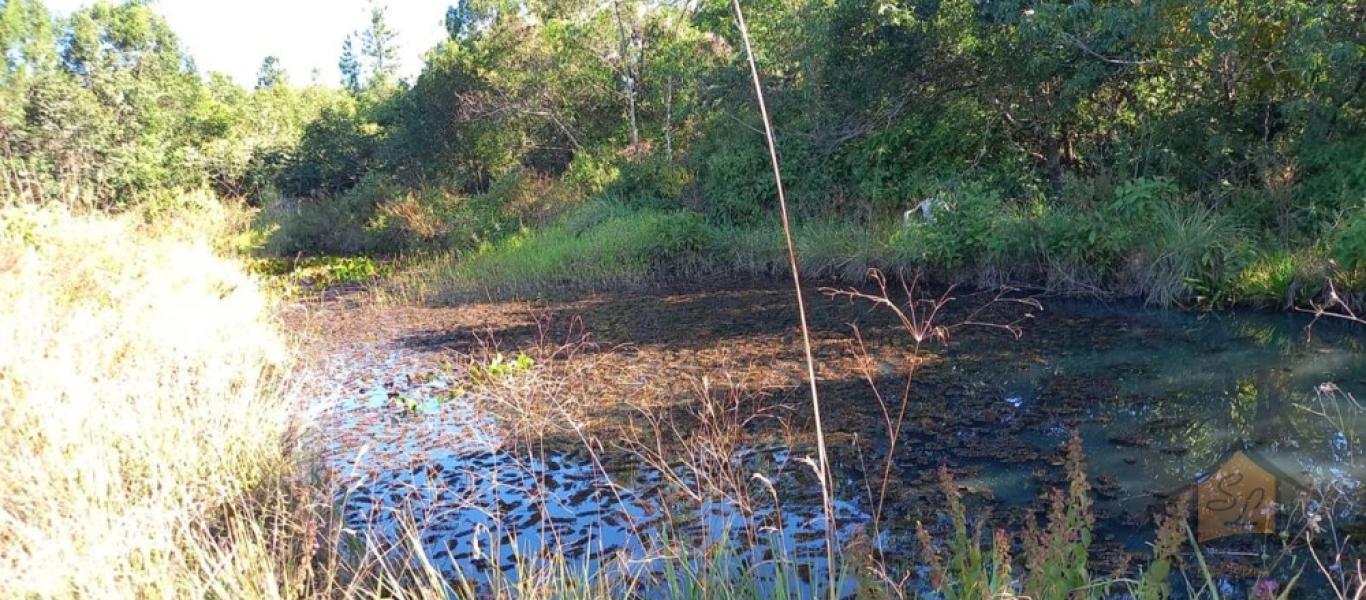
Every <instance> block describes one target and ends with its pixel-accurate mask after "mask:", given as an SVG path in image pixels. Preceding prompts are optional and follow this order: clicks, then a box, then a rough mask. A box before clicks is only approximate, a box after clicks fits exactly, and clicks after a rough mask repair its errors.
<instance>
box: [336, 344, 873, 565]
mask: <svg viewBox="0 0 1366 600" xmlns="http://www.w3.org/2000/svg"><path fill="white" fill-rule="evenodd" d="M386 370H387V372H386ZM469 393H470V392H466V391H463V390H459V389H458V388H455V387H454V386H452V385H451V384H450V383H449V382H447V381H445V380H443V379H441V378H439V377H438V378H427V379H425V380H423V379H420V378H416V377H413V376H410V375H409V374H407V373H403V372H402V371H401V370H400V369H399V368H398V367H396V366H395V365H394V363H393V362H392V360H386V362H385V365H384V366H383V367H382V368H380V369H377V371H376V373H375V377H374V379H373V382H372V383H371V385H370V386H369V387H367V388H366V389H364V390H362V391H361V392H360V393H357V394H355V395H354V396H353V397H352V398H350V399H348V400H345V401H343V402H340V403H338V404H337V405H336V406H335V408H334V410H332V411H330V412H329V413H328V418H327V419H326V420H325V423H326V424H325V425H324V428H325V430H326V431H329V432H330V436H331V439H330V441H329V443H328V447H327V448H326V451H325V453H324V454H325V456H326V457H327V459H328V461H329V467H330V469H332V470H333V472H335V473H338V475H339V479H340V483H341V484H342V486H343V491H342V492H341V494H340V497H339V499H338V500H339V503H340V505H341V510H342V515H343V518H344V526H345V527H346V528H348V529H350V530H353V531H360V532H365V535H366V536H367V538H368V541H369V542H370V543H378V544H389V545H392V544H395V543H396V542H397V543H400V544H401V543H402V541H403V540H405V539H410V538H409V537H407V536H410V535H415V536H416V538H417V539H418V540H420V544H421V546H422V549H423V551H424V553H425V555H426V557H427V558H428V559H429V560H430V561H431V564H432V565H433V566H434V567H436V568H437V569H439V570H440V571H441V572H443V573H445V574H447V576H448V577H450V578H451V579H452V581H468V582H470V583H471V584H472V585H475V586H481V585H487V584H488V583H489V581H488V578H489V576H490V574H491V573H493V572H494V570H495V569H496V570H497V571H498V572H500V573H501V576H500V577H499V580H500V581H501V582H502V583H512V582H516V581H517V580H518V578H519V574H520V572H532V573H545V572H550V570H552V569H557V568H568V569H569V570H570V572H571V573H574V574H576V575H586V576H589V577H591V576H592V575H593V574H594V573H596V572H597V570H598V569H603V568H606V569H623V570H627V571H630V573H629V575H631V576H632V577H633V578H637V577H639V576H640V575H641V574H654V575H658V574H659V573H660V570H661V569H662V568H663V567H662V565H663V562H662V561H661V560H659V552H660V551H663V550H667V548H664V547H663V546H662V545H661V542H662V541H663V540H665V539H666V538H672V539H674V540H679V541H685V542H687V543H689V544H690V545H692V546H693V547H698V548H701V547H707V546H709V545H712V544H716V543H717V542H720V541H723V540H726V541H728V551H729V552H730V553H731V554H732V558H731V560H733V561H735V564H736V568H744V569H747V570H750V572H752V573H755V574H756V575H757V576H758V578H759V579H760V581H770V582H771V581H773V579H774V577H775V574H774V571H773V565H774V563H775V558H783V559H791V560H792V561H794V562H796V563H800V564H801V568H800V569H795V570H794V572H795V573H796V574H797V575H798V576H799V577H800V578H801V579H802V581H800V582H789V585H793V584H795V585H799V586H812V585H813V583H812V582H813V581H815V584H814V585H815V586H816V587H819V584H820V582H822V581H823V579H821V578H823V571H822V569H823V568H824V564H825V560H824V559H825V545H824V539H825V534H824V532H825V525H824V517H823V513H822V511H821V508H820V505H819V504H811V503H804V504H793V505H790V506H784V507H782V510H781V511H778V510H777V509H776V506H775V505H774V504H773V503H772V502H770V501H768V498H765V497H762V496H761V497H760V498H759V500H758V501H757V502H756V501H754V500H752V499H750V498H745V499H744V501H743V502H742V503H737V502H735V501H732V500H729V499H725V498H703V499H700V500H699V499H695V498H689V497H686V496H681V495H679V494H678V493H676V492H677V491H678V489H679V487H681V486H687V487H691V481H690V479H689V477H688V475H686V470H685V469H679V470H678V471H675V472H672V473H670V475H671V476H672V477H680V478H681V480H678V481H674V482H673V483H671V481H673V480H671V479H670V478H668V477H665V475H664V473H663V472H661V471H660V470H659V469H657V468H654V467H651V466H648V465H643V464H638V463H634V464H632V463H628V464H622V463H621V461H614V462H613V463H612V464H611V465H605V464H604V463H603V459H602V458H601V457H595V456H594V455H592V454H589V453H588V452H586V451H583V450H550V449H538V450H537V451H535V452H531V453H521V452H518V451H514V450H509V449H508V448H509V447H508V446H507V445H506V444H505V443H504V440H503V439H502V438H501V436H500V434H499V432H498V430H497V428H496V424H495V423H494V421H493V420H492V419H491V418H489V417H488V416H487V415H482V414H480V413H479V412H478V411H477V410H475V409H474V408H473V405H474V403H472V402H471V399H470V398H468V397H467V396H464V394H469ZM452 394H455V395H452ZM395 407H400V408H401V409H402V410H399V411H396V409H395ZM733 460H734V461H735V462H736V463H737V465H742V466H743V467H744V470H746V472H756V473H767V474H769V475H770V477H769V480H770V481H771V482H772V483H773V484H774V485H775V486H778V487H791V486H792V485H795V481H794V480H795V477H794V471H795V470H798V469H801V470H805V469H807V468H808V467H807V466H806V465H804V464H798V461H796V460H794V459H793V458H792V456H791V453H790V452H788V451H787V450H786V449H783V448H778V447H769V448H746V449H742V450H741V451H739V452H737V453H736V454H735V455H734V456H733ZM680 473H684V474H682V475H680ZM756 486H757V483H756ZM835 511H836V518H837V523H838V534H839V536H840V537H841V538H843V539H848V538H849V537H850V536H852V535H853V534H854V533H855V532H857V531H859V530H860V529H861V528H862V527H863V525H864V524H866V523H867V522H868V516H867V515H866V514H865V513H864V512H863V511H861V510H860V509H859V508H858V507H857V506H856V505H855V504H854V503H852V502H848V501H845V500H837V501H836V502H835ZM813 577H814V578H816V579H814V580H813V579H812V578H813ZM808 589H815V588H814V587H809V588H808Z"/></svg>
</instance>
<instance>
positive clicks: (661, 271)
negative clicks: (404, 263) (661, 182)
mask: <svg viewBox="0 0 1366 600" xmlns="http://www.w3.org/2000/svg"><path fill="white" fill-rule="evenodd" d="M714 243H715V232H714V230H713V229H712V228H710V227H708V226H707V225H706V224H705V223H704V222H703V221H702V219H701V217H700V216H698V215H696V214H693V213H689V212H684V211H661V210H649V209H645V210H635V211H630V210H625V209H621V208H619V207H613V206H603V205H597V206H591V207H585V209H583V210H581V211H578V212H576V213H575V214H574V215H571V217H570V218H568V219H565V220H563V221H561V222H559V223H557V224H554V225H551V226H549V227H546V228H543V229H537V230H533V229H523V230H522V231H519V232H517V233H516V234H513V235H511V236H508V237H506V238H504V239H502V240H499V241H497V242H493V243H488V244H485V245H484V246H483V247H481V248H479V249H478V250H477V251H475V252H473V253H470V254H468V255H466V256H464V257H461V258H459V259H457V260H455V261H453V262H451V263H450V264H448V265H447V266H445V267H444V268H443V269H441V272H440V273H439V274H438V277H440V278H441V285H440V287H439V288H438V292H437V293H438V294H439V295H440V296H443V297H459V296H462V295H467V294H476V295H477V294H479V293H480V292H484V291H488V292H493V293H523V292H537V291H545V290H551V289H574V288H581V287H597V286H611V285H623V284H638V283H644V282H647V281H649V280H651V279H654V278H656V277H661V276H666V275H668V276H688V275H692V274H698V273H703V272H706V271H708V270H709V269H710V266H711V265H710V262H709V259H710V258H711V249H712V248H713V244H714Z"/></svg>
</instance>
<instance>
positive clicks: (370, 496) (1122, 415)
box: [322, 301, 1366, 579]
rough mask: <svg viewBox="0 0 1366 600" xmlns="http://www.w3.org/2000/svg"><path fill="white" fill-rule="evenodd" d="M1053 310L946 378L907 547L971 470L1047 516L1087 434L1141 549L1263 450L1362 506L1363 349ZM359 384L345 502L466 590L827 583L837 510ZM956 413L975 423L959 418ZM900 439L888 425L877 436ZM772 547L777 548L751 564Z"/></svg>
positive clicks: (917, 439) (971, 480)
mask: <svg viewBox="0 0 1366 600" xmlns="http://www.w3.org/2000/svg"><path fill="white" fill-rule="evenodd" d="M1047 308H1048V311H1047V314H1046V315H1045V316H1044V317H1043V318H1040V319H1038V320H1037V322H1035V323H1033V324H1031V325H1030V326H1029V328H1027V329H1026V332H1025V338H1024V339H1023V340H1021V341H1019V342H1016V341H1015V340H1012V339H1009V338H1008V336H985V337H974V338H972V339H971V340H970V341H967V342H960V344H961V345H963V346H968V347H966V348H964V350H968V351H971V353H973V354H974V355H976V356H979V357H992V358H989V359H983V360H979V362H978V364H976V365H972V364H969V361H970V360H971V359H970V358H965V359H964V362H963V363H962V364H956V363H955V365H956V366H954V367H953V368H952V369H951V370H942V372H940V373H938V374H936V373H935V372H933V371H931V370H928V369H927V371H926V377H925V378H926V380H927V383H925V384H924V386H923V387H919V388H917V396H918V398H917V401H918V402H924V403H926V404H925V406H923V407H922V408H921V411H920V413H918V414H920V415H928V416H932V417H934V418H935V419H940V420H941V421H942V422H946V423H948V426H947V427H946V428H944V429H942V430H936V429H935V426H934V419H928V420H926V421H923V422H922V421H916V425H915V426H914V427H912V428H911V429H913V431H908V434H907V437H906V439H905V440H904V442H903V443H901V444H900V445H899V446H898V449H897V456H896V457H894V459H895V464H896V465H897V466H898V470H896V471H895V472H897V473H899V474H900V477H902V480H901V481H898V482H894V484H893V485H894V488H895V487H897V486H902V487H905V488H907V489H908V491H906V492H905V493H898V491H897V490H896V489H894V490H893V494H892V495H893V496H894V497H895V498H899V499H900V500H899V501H900V502H901V506H900V509H901V510H902V511H903V512H901V513H900V515H901V517H899V518H896V519H894V522H892V523H890V524H889V525H886V526H884V533H885V534H887V535H888V536H890V537H891V538H896V537H898V536H900V537H907V536H909V534H910V532H909V527H906V526H907V525H909V524H910V523H913V522H914V520H912V519H910V518H907V517H906V515H912V516H914V515H919V514H921V513H923V512H926V511H934V510H937V508H938V507H937V504H936V502H937V501H936V500H935V499H934V498H933V497H932V495H927V494H926V493H924V492H919V491H914V490H910V488H913V487H914V486H915V485H921V484H923V480H925V479H927V474H929V473H931V472H932V468H933V467H934V466H936V465H938V464H944V463H948V464H949V465H951V466H954V467H959V468H963V467H967V468H965V469H964V472H963V474H962V476H961V477H960V478H959V481H960V483H962V484H963V485H964V486H966V487H968V488H972V489H980V490H983V491H984V492H985V495H986V496H988V497H989V498H990V501H991V502H993V503H994V504H995V505H997V506H999V507H1002V508H1004V509H1020V510H1023V509H1027V508H1030V507H1037V505H1038V499H1039V498H1040V497H1041V495H1042V494H1043V493H1044V490H1045V489H1046V488H1048V487H1051V486H1054V485H1056V484H1057V483H1058V480H1057V473H1058V471H1060V469H1058V465H1057V464H1056V456H1057V454H1056V450H1057V448H1058V446H1059V444H1060V443H1062V442H1063V441H1064V440H1065V439H1066V438H1067V437H1068V436H1069V435H1070V432H1071V431H1072V430H1074V429H1076V430H1079V431H1080V432H1081V433H1082V436H1083V441H1084V446H1085V449H1086V454H1087V460H1088V465H1089V469H1088V470H1089V473H1090V476H1091V480H1092V483H1093V485H1094V488H1095V495H1096V497H1097V504H1096V508H1097V512H1098V514H1099V519H1098V527H1099V528H1100V530H1101V532H1103V533H1104V534H1106V535H1105V536H1103V537H1105V538H1108V539H1112V540H1114V541H1116V542H1118V543H1120V544H1123V545H1125V546H1127V547H1129V548H1130V549H1141V548H1142V547H1143V543H1144V542H1146V541H1148V540H1150V539H1151V535H1152V527H1153V526H1152V522H1151V520H1150V519H1148V518H1147V517H1146V515H1150V514H1152V513H1154V512H1158V511H1159V510H1160V506H1161V504H1162V503H1163V502H1166V501H1167V500H1168V499H1169V498H1171V497H1172V496H1173V495H1174V494H1175V493H1177V492H1178V491H1180V490H1181V489H1183V488H1185V487H1186V486H1188V485H1190V484H1191V483H1192V482H1194V481H1195V480H1196V479H1198V478H1200V477H1201V476H1202V475H1205V474H1207V473H1209V472H1210V471H1211V470H1212V469H1214V468H1216V467H1217V466H1218V463H1219V461H1220V460H1221V458H1223V457H1224V456H1227V455H1228V454H1229V453H1230V452H1231V451H1232V450H1234V449H1245V450H1249V451H1254V452H1255V453H1256V454H1257V455H1259V456H1260V457H1262V458H1264V459H1265V460H1267V461H1269V462H1271V463H1273V464H1275V465H1276V466H1277V467H1279V469H1280V470H1281V471H1284V472H1285V473H1287V474H1290V475H1291V476H1293V477H1296V478H1303V481H1305V482H1311V481H1322V480H1324V479H1332V480H1336V481H1338V482H1340V484H1341V485H1343V486H1346V487H1348V488H1352V489H1358V490H1359V489H1360V487H1359V486H1360V485H1361V484H1360V483H1359V482H1360V481H1362V480H1363V479H1366V471H1363V468H1364V467H1366V460H1363V459H1361V458H1360V457H1359V456H1358V451H1357V450H1356V449H1355V448H1354V444H1355V441H1356V440H1357V439H1358V438H1359V437H1360V434H1361V432H1362V431H1366V427H1363V424H1364V423H1363V421H1362V414H1361V412H1360V411H1355V412H1353V411H1347V412H1345V413H1342V414H1340V415H1338V416H1337V418H1325V416H1324V415H1323V414H1319V413H1324V412H1325V410H1326V409H1325V408H1324V407H1323V406H1322V405H1320V404H1319V403H1318V402H1319V399H1318V397H1317V396H1316V390H1318V389H1319V386H1320V385H1321V384H1323V383H1325V382H1334V383H1336V384H1337V385H1338V386H1340V387H1341V389H1342V390H1345V391H1346V392H1349V393H1355V394H1356V396H1357V397H1358V398H1360V397H1362V396H1363V395H1366V394H1363V392H1364V391H1366V348H1364V347H1363V336H1362V329H1361V328H1359V327H1355V328H1354V327H1351V326H1342V325H1339V324H1335V323H1320V324H1319V325H1317V326H1316V327H1315V328H1314V330H1313V336H1312V337H1310V336H1307V335H1306V332H1305V325H1306V324H1307V322H1308V321H1307V319H1303V318H1299V317H1297V316H1287V315H1272V314H1261V313H1251V312H1245V313H1243V312H1240V313H1232V314H1225V315H1220V316H1208V315H1207V316H1197V315H1191V314H1184V313H1169V312H1160V311H1149V310H1144V309H1140V308H1137V307H1134V306H1123V305H1121V306H1102V305H1097V304H1087V303H1076V302H1057V301H1055V302H1050V303H1048V305H1047ZM718 312H723V311H718ZM955 351H958V350H955ZM965 356H966V355H965ZM1001 356H1007V357H1012V356H1013V357H1016V358H1014V359H1007V360H999V359H998V358H996V357H1001ZM950 359H951V360H950V361H949V362H951V363H952V362H953V360H955V359H954V358H953V357H952V356H950ZM960 366H961V367H962V368H961V369H959V367H960ZM360 379H361V381H359V382H358V384H357V385H356V387H353V388H352V389H350V390H345V391H344V393H342V394H341V395H342V396H343V397H344V398H345V401H344V402H340V403H338V404H337V405H335V406H334V407H333V408H332V409H331V410H329V411H328V412H327V413H326V415H325V418H324V419H323V427H322V430H323V431H324V432H325V433H326V435H325V436H324V438H325V442H326V446H327V452H326V454H327V456H328V457H329V460H330V461H331V467H332V468H333V469H334V470H335V471H336V472H337V473H339V474H340V476H341V480H342V481H343V483H344V485H345V490H344V492H343V494H342V497H341V502H342V506H343V510H344V514H345V517H346V519H347V522H348V525H349V526H350V527H352V528H355V529H358V530H365V531H369V532H370V534H371V535H373V536H375V538H376V539H381V540H382V539H389V540H392V539H396V538H397V537H398V536H399V533H400V529H401V527H400V524H399V523H398V522H397V521H396V515H398V514H401V513H400V510H406V509H412V510H413V511H414V512H413V519H414V520H415V523H414V526H415V529H416V532H417V534H418V535H419V538H420V540H421V544H422V546H423V548H424V549H425V550H426V552H427V554H428V555H429V556H430V557H432V559H433V561H434V564H435V565H436V566H437V567H439V568H441V569H442V570H444V571H446V572H448V573H452V574H453V573H457V572H458V573H461V574H463V575H464V576H465V577H473V578H478V577H482V575H480V574H488V573H491V572H493V570H494V569H497V570H498V571H500V572H504V573H507V576H508V577H509V578H511V579H515V578H516V577H517V572H518V570H519V568H525V567H526V566H528V564H531V565H535V564H537V562H538V561H541V562H553V561H555V560H557V559H558V558H559V557H560V556H563V557H565V558H566V559H567V560H568V561H569V562H570V566H571V568H575V569H586V570H587V571H589V572H592V571H593V570H595V569H598V568H631V569H641V570H650V569H653V568H655V567H656V566H657V565H656V563H654V562H653V561H652V560H651V557H652V556H653V555H652V552H653V551H654V550H656V549H657V547H656V544H657V542H659V541H660V539H661V538H662V537H664V536H666V535H667V536H672V537H674V538H678V537H685V538H691V539H690V540H689V541H693V542H703V543H705V542H709V541H716V540H720V539H732V540H738V543H737V544H736V547H737V548H741V549H742V550H741V553H742V556H741V557H740V558H739V559H738V560H739V561H740V562H741V563H749V564H763V563H764V562H765V561H766V560H769V559H771V558H773V555H774V554H775V553H780V554H784V555H790V556H794V557H803V560H804V561H805V562H806V564H808V565H815V566H814V568H813V569H808V570H805V571H803V574H804V576H807V577H810V576H814V577H817V578H819V577H822V576H821V575H819V574H818V573H819V569H820V567H821V560H822V559H823V557H824V547H823V521H822V519H821V511H820V506H819V504H818V503H812V502H802V501H794V502H785V504H784V506H783V507H782V511H781V513H779V512H778V511H776V510H775V507H774V506H773V505H772V503H771V502H770V501H769V500H768V496H767V492H764V493H759V494H756V495H755V498H758V499H759V500H758V501H755V500H753V499H747V500H746V502H743V503H736V502H733V501H727V500H723V499H719V498H711V499H705V500H703V501H701V502H698V501H696V500H695V499H689V498H687V497H686V496H681V495H679V494H677V493H676V492H677V490H671V484H669V483H667V480H668V478H666V477H664V476H663V475H662V474H661V472H660V471H659V470H657V469H655V468H652V467H648V466H645V465H641V464H631V463H629V461H627V462H626V463H623V462H622V461H620V460H612V461H609V462H610V464H607V465H604V464H603V462H602V459H601V457H594V456H592V455H589V454H587V453H585V452H582V451H572V450H568V449H563V448H562V449H557V450H538V451H535V452H529V451H525V450H519V451H513V450H509V447H510V446H509V445H507V444H505V443H504V441H505V440H503V439H502V437H501V436H500V434H499V431H498V427H497V423H495V422H494V421H493V420H492V419H490V418H489V417H487V416H486V415H481V414H479V413H478V412H477V411H476V410H475V409H474V408H472V407H473V405H474V404H475V403H472V402H471V401H470V397H469V396H468V394H470V393H472V392H469V391H465V390H462V389H459V388H456V387H455V386H454V384H453V383H451V382H448V381H444V380H442V379H441V378H439V377H435V378H422V377H417V376H415V372H414V371H413V370H411V369H409V367H407V366H405V365H404V364H403V363H402V360H401V359H397V358H395V357H392V356H390V357H385V358H383V359H381V360H380V361H379V362H378V363H377V364H375V365H374V366H373V367H372V368H370V373H369V375H368V376H366V377H362V378H360ZM839 401H841V402H852V403H868V402H872V399H871V398H870V397H851V398H842V399H840V400H839ZM940 403H949V405H950V406H954V407H955V408H956V409H957V410H956V411H950V412H954V413H956V414H944V413H945V411H944V410H943V409H942V404H940ZM395 406H401V407H403V410H395ZM880 426H881V425H880V423H879V422H876V421H875V420H874V422H872V423H871V424H870V425H869V426H868V430H869V431H870V435H874V436H875V435H876V433H877V431H878V428H879V427H880ZM790 454H791V453H789V452H788V451H786V450H784V449H781V448H761V449H751V450H750V451H748V452H746V453H744V455H743V456H736V457H735V460H737V461H742V462H743V466H744V468H743V469H741V470H742V471H746V472H757V473H763V474H765V475H768V476H771V477H772V478H773V479H774V480H775V483H776V485H777V487H778V488H779V489H780V490H792V489H800V488H802V487H803V486H804V487H806V488H807V489H808V491H809V488H810V487H811V484H810V483H809V477H808V479H807V480H802V479H801V478H800V477H799V475H800V474H803V473H806V474H808V475H809V471H806V469H807V467H806V466H805V465H798V464H796V462H797V461H794V460H792V457H791V456H790ZM837 462H838V461H837ZM837 471H838V473H837V475H838V476H839V477H840V478H841V481H840V482H839V483H840V485H839V489H840V490H843V492H842V495H843V497H842V498H840V499H839V502H838V513H839V515H838V517H839V518H838V521H839V524H840V531H839V535H840V536H841V537H842V538H843V539H848V538H849V537H850V536H854V535H856V533H857V532H859V531H861V530H863V529H864V528H865V526H866V524H867V523H868V521H869V517H868V514H869V513H871V512H872V510H871V509H870V508H869V507H870V506H871V505H872V502H871V501H870V499H869V498H868V497H867V495H866V494H862V493H861V492H862V491H863V490H867V489H868V488H869V486H867V485H865V484H866V483H867V482H865V481H862V480H861V479H860V478H861V477H862V473H863V472H864V469H861V468H860V469H843V470H839V469H838V465H837ZM913 480H917V481H920V482H921V483H920V484H913V483H912V481H913ZM682 483H683V484H684V485H687V483H688V482H687V481H686V480H685V481H683V482H682ZM755 485H756V487H757V486H758V484H757V483H756V484H755ZM1354 486H1355V487H1354ZM807 497H808V498H809V497H810V495H809V494H808V495H807ZM889 514H893V515H896V514H898V513H896V510H895V509H889ZM756 540H761V541H762V540H773V541H772V542H771V543H770V542H764V543H760V544H758V545H757V546H753V544H754V542H755V541H756ZM887 543H888V544H889V545H890V544H892V542H887ZM903 547H904V546H903ZM745 553H748V554H745ZM623 559H624V560H623ZM519 562H520V564H519ZM609 565H611V566H609ZM760 572H762V571H760Z"/></svg>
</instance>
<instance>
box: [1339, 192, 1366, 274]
mask: <svg viewBox="0 0 1366 600" xmlns="http://www.w3.org/2000/svg"><path fill="white" fill-rule="evenodd" d="M1336 237H1337V239H1336V240H1334V242H1333V259H1334V260H1336V261H1337V263H1338V267H1340V268H1341V269H1343V270H1345V271H1347V272H1349V273H1355V272H1358V271H1361V270H1363V269H1366V208H1360V209H1357V210H1356V212H1355V213H1353V214H1352V215H1351V216H1350V217H1348V218H1347V221H1346V222H1345V223H1344V224H1343V226H1342V228H1341V231H1340V232H1339V233H1338V234H1337V236H1336Z"/></svg>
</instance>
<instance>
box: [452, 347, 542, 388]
mask: <svg viewBox="0 0 1366 600" xmlns="http://www.w3.org/2000/svg"><path fill="white" fill-rule="evenodd" d="M535 366H536V360H535V359H533V358H531V356H529V355H528V354H527V353H525V352H518V353H517V356H516V358H506V357H504V356H503V353H502V352H495V353H494V354H493V356H491V357H489V359H488V360H487V361H485V362H482V363H480V362H471V363H470V366H469V369H468V371H469V375H470V379H471V380H472V381H474V383H475V384H476V385H479V384H486V383H491V382H495V381H498V380H501V379H507V378H510V377H516V376H518V375H521V374H523V373H526V372H527V371H530V370H531V369H532V367H535Z"/></svg>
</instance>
